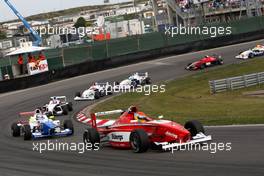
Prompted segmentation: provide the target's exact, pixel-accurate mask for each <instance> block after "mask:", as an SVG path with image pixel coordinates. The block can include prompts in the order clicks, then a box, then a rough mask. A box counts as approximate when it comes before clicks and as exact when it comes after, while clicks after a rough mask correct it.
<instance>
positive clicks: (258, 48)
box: [236, 45, 264, 59]
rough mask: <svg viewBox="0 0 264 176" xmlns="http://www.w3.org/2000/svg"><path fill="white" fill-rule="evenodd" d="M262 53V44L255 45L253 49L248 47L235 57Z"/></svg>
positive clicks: (263, 52) (253, 55) (250, 56)
mask: <svg viewBox="0 0 264 176" xmlns="http://www.w3.org/2000/svg"><path fill="white" fill-rule="evenodd" d="M263 55H264V46H262V45H257V46H256V47H255V48H253V49H249V50H246V51H243V52H241V53H239V55H237V56H236V59H250V58H253V57H257V56H263Z"/></svg>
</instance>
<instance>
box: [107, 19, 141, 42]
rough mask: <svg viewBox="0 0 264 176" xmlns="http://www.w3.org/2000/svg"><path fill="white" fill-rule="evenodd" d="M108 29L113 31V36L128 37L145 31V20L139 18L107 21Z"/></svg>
mask: <svg viewBox="0 0 264 176" xmlns="http://www.w3.org/2000/svg"><path fill="white" fill-rule="evenodd" d="M106 26H107V27H106V30H107V31H108V32H110V33H111V38H120V37H126V36H129V35H137V34H143V33H144V26H145V25H144V22H143V21H141V22H140V21H139V20H138V19H133V20H129V21H120V22H116V23H106Z"/></svg>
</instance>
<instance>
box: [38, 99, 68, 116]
mask: <svg viewBox="0 0 264 176" xmlns="http://www.w3.org/2000/svg"><path fill="white" fill-rule="evenodd" d="M72 110H73V107H72V103H71V102H68V101H67V98H66V96H53V97H50V101H49V103H48V104H46V105H44V106H43V111H44V112H46V113H49V114H52V115H57V116H58V115H67V114H68V112H69V111H72Z"/></svg>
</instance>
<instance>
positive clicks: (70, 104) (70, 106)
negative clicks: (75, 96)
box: [67, 102, 73, 111]
mask: <svg viewBox="0 0 264 176" xmlns="http://www.w3.org/2000/svg"><path fill="white" fill-rule="evenodd" d="M67 106H68V110H69V111H73V108H72V102H69V103H68V104H67Z"/></svg>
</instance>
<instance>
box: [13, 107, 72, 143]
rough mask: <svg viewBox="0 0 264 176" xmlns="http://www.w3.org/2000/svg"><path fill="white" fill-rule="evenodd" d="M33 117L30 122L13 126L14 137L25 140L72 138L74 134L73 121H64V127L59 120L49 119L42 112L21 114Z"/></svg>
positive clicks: (21, 122) (26, 121) (19, 122)
mask: <svg viewBox="0 0 264 176" xmlns="http://www.w3.org/2000/svg"><path fill="white" fill-rule="evenodd" d="M26 114H27V115H30V114H31V115H32V114H33V115H32V116H31V117H30V118H29V120H25V121H18V122H16V123H13V124H12V125H11V131H12V136H13V137H19V136H24V140H31V139H38V138H45V137H53V136H70V135H73V133H74V128H73V123H72V121H71V120H64V122H63V125H61V124H60V121H59V120H53V119H54V117H48V116H47V115H46V114H43V113H42V112H41V111H40V110H36V111H35V112H29V113H20V116H21V115H26Z"/></svg>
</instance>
